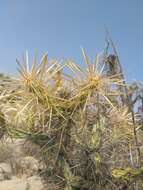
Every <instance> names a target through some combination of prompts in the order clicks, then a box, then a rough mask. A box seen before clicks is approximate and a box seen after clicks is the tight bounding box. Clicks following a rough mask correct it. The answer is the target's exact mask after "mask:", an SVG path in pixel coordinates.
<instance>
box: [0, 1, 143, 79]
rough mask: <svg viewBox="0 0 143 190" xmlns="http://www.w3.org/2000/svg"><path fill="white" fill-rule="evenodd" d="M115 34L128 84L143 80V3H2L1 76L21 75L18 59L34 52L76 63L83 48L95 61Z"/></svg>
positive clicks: (0, 34) (0, 32)
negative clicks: (108, 35) (17, 72)
mask: <svg viewBox="0 0 143 190" xmlns="http://www.w3.org/2000/svg"><path fill="white" fill-rule="evenodd" d="M106 28H108V29H109V30H110V33H111V35H112V38H113V40H114V42H115V43H116V46H117V47H118V51H119V54H120V59H121V62H122V65H123V68H124V69H125V70H124V72H125V74H126V78H127V80H143V74H142V70H143V1H142V0H3V1H0V71H1V72H6V73H13V74H15V73H16V67H17V65H16V61H15V60H16V58H18V59H21V58H22V54H23V53H24V52H25V51H26V49H27V50H28V51H29V55H30V57H32V56H34V54H35V51H36V49H38V51H39V55H40V54H41V53H43V52H45V51H46V52H47V51H48V54H49V58H54V57H57V58H63V57H64V58H73V59H74V60H75V61H76V62H79V64H81V62H82V54H81V49H80V47H81V46H82V47H84V48H85V49H86V51H87V53H88V55H89V56H90V57H91V59H93V58H94V56H95V55H96V53H98V52H101V51H102V50H103V49H104V47H105V31H106Z"/></svg>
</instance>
